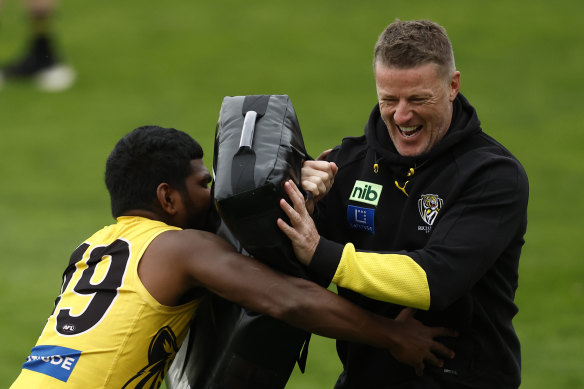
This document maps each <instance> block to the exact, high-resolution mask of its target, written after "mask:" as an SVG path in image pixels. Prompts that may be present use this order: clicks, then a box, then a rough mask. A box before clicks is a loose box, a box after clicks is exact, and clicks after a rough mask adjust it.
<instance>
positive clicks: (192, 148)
mask: <svg viewBox="0 0 584 389" xmlns="http://www.w3.org/2000/svg"><path fill="white" fill-rule="evenodd" d="M201 158H203V149H202V148H201V146H200V145H199V143H197V141H195V140H194V139H193V138H191V136H190V135H188V134H186V133H184V132H182V131H179V130H176V129H174V128H163V127H159V126H142V127H138V128H136V129H135V130H133V131H132V132H130V133H128V134H126V135H125V136H124V137H123V138H122V139H120V140H119V141H118V143H117V144H116V146H115V147H114V149H113V151H112V152H111V154H110V156H109V157H108V159H107V162H106V165H105V184H106V187H107V190H108V191H109V193H110V199H111V208H112V215H113V216H114V217H118V216H120V215H121V214H123V213H124V212H125V211H128V210H131V209H147V210H153V206H154V204H155V198H156V188H157V187H158V185H159V184H161V183H163V182H166V183H168V184H169V185H170V186H172V187H173V188H175V189H178V190H181V191H186V186H185V180H186V178H187V176H188V175H189V174H191V173H192V169H191V165H190V162H191V160H193V159H201Z"/></svg>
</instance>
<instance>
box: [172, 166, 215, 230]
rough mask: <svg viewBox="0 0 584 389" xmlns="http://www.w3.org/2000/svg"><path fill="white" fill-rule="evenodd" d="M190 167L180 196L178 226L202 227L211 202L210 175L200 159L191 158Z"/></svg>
mask: <svg viewBox="0 0 584 389" xmlns="http://www.w3.org/2000/svg"><path fill="white" fill-rule="evenodd" d="M191 169H192V173H191V174H190V175H189V176H188V177H187V178H186V193H185V194H184V195H183V196H182V202H183V205H184V208H183V209H182V212H181V215H180V219H181V220H180V224H181V225H180V226H179V227H183V228H195V229H202V228H204V226H205V223H206V222H207V216H208V213H209V206H210V204H211V189H210V188H209V184H210V183H211V180H212V177H211V174H210V173H209V170H207V167H206V166H205V164H204V163H203V160H201V159H194V160H192V161H191Z"/></svg>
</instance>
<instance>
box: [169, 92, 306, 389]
mask: <svg viewBox="0 0 584 389" xmlns="http://www.w3.org/2000/svg"><path fill="white" fill-rule="evenodd" d="M306 158H307V154H306V150H305V147H304V142H303V139H302V134H301V132H300V126H299V124H298V120H297V118H296V114H295V112H294V108H293V107H292V104H291V102H290V100H289V98H288V96H286V95H260V96H237V97H226V98H225V99H224V100H223V104H222V106H221V111H220V114H219V121H218V123H217V131H216V137H215V151H214V158H213V170H214V174H215V181H214V185H213V193H214V201H215V205H216V210H217V211H218V214H219V215H220V216H221V219H222V222H223V223H222V224H221V226H220V227H219V228H218V230H217V233H218V234H219V235H222V236H224V237H225V238H227V239H229V240H231V241H232V243H235V244H236V247H237V246H239V245H240V246H239V247H240V249H241V247H243V249H245V250H242V251H244V252H245V251H247V253H249V254H251V255H253V256H254V257H255V258H257V259H259V260H261V261H263V262H265V263H266V264H268V265H270V266H272V267H274V268H276V269H278V270H280V271H282V272H284V273H287V274H290V275H294V276H298V277H306V270H305V268H304V267H303V266H302V265H301V264H300V263H299V262H298V261H297V260H296V258H295V257H294V253H293V250H292V246H291V244H290V241H289V240H288V238H287V237H286V236H285V235H284V234H283V233H282V232H281V231H280V230H279V228H278V227H277V225H276V220H277V218H278V217H281V218H283V219H284V220H286V216H285V214H284V213H283V211H282V210H281V209H280V205H279V201H280V199H281V198H283V197H285V192H284V189H283V183H284V182H285V181H287V180H288V179H292V180H293V181H294V182H295V183H296V184H297V185H299V184H300V172H301V167H302V162H303V161H304V160H305V159H306ZM309 335H310V334H308V333H306V332H304V331H302V330H300V329H297V328H294V327H292V326H289V325H288V324H286V323H284V322H281V321H278V320H276V319H273V318H271V317H269V316H264V315H260V314H258V313H255V312H251V311H248V310H246V309H245V308H242V307H240V306H238V305H236V304H233V303H231V302H229V301H226V300H223V299H221V298H219V297H218V296H215V295H212V296H209V298H208V299H207V300H206V301H204V303H203V304H201V306H200V307H199V309H198V310H197V313H196V316H195V320H194V322H193V325H192V326H191V331H190V334H189V338H188V341H187V342H185V344H184V345H183V347H182V348H181V351H180V352H179V355H178V356H177V359H176V361H175V364H174V365H173V368H171V371H170V372H169V375H168V376H167V385H168V386H169V387H170V388H188V387H190V388H197V389H199V388H213V389H244V388H245V389H247V388H249V389H252V388H253V389H280V388H284V387H285V386H286V383H287V381H288V379H289V377H290V374H291V373H292V370H293V368H294V364H295V363H296V362H297V361H298V364H299V367H300V369H301V370H304V364H305V361H306V350H307V347H308V340H309ZM303 345H305V346H304V348H303ZM186 382H188V385H187V383H186Z"/></svg>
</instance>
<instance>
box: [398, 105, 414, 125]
mask: <svg viewBox="0 0 584 389" xmlns="http://www.w3.org/2000/svg"><path fill="white" fill-rule="evenodd" d="M412 116H413V113H412V110H411V107H410V105H409V104H408V102H407V101H400V102H399V103H398V105H397V106H396V107H395V112H394V113H393V121H394V122H395V124H397V125H398V126H399V125H406V124H408V121H410V120H411V119H412Z"/></svg>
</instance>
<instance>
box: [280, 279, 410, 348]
mask: <svg viewBox="0 0 584 389" xmlns="http://www.w3.org/2000/svg"><path fill="white" fill-rule="evenodd" d="M292 283H294V284H296V285H297V286H298V288H299V289H301V290H302V293H300V294H297V295H295V296H294V297H292V298H289V300H288V303H287V307H286V309H284V310H282V311H280V312H278V313H277V318H278V319H280V320H283V321H286V322H288V323H289V324H291V325H294V326H297V327H300V328H303V329H305V330H307V331H310V332H313V333H315V334H318V335H321V336H325V337H329V338H335V339H343V340H348V341H352V342H358V343H366V344H369V345H372V346H376V347H382V348H388V349H391V348H393V347H394V345H395V344H396V341H397V338H398V337H399V334H400V332H401V329H400V326H401V325H402V324H401V323H398V322H395V321H393V320H389V319H386V318H383V317H381V316H378V315H375V314H373V313H371V312H368V311H365V310H363V309H361V308H359V307H357V306H356V305H354V304H352V303H350V302H349V301H347V300H345V299H344V298H342V297H340V296H338V295H336V294H334V293H332V292H330V291H328V290H326V289H324V288H321V287H319V286H317V285H315V284H313V283H312V282H308V281H305V280H301V279H296V280H293V281H292Z"/></svg>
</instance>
